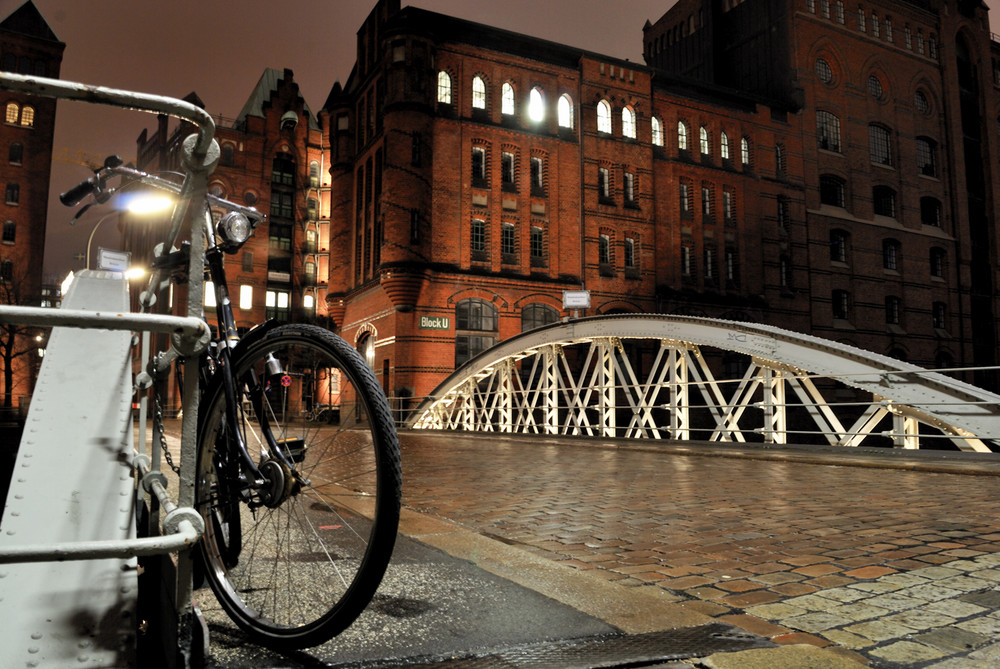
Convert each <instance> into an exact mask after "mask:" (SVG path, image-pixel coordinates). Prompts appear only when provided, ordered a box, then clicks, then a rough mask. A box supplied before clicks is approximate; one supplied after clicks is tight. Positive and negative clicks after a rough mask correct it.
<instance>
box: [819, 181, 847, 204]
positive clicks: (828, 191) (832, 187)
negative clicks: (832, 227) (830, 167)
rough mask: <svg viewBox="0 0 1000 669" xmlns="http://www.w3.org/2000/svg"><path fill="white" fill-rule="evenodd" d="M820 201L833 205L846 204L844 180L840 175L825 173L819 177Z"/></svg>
mask: <svg viewBox="0 0 1000 669" xmlns="http://www.w3.org/2000/svg"><path fill="white" fill-rule="evenodd" d="M819 201H820V202H821V203H822V204H828V205H831V206H833V207H843V206H844V182H843V180H841V179H840V178H838V177H835V176H831V175H829V174H824V175H822V176H820V178H819Z"/></svg>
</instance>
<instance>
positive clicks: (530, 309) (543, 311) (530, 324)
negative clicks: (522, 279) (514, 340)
mask: <svg viewBox="0 0 1000 669" xmlns="http://www.w3.org/2000/svg"><path fill="white" fill-rule="evenodd" d="M558 320H559V312H558V311H556V310H555V309H553V308H552V307H550V306H549V305H547V304H542V303H540V302H535V303H533V304H527V305H525V306H524V307H523V308H522V309H521V332H527V331H528V330H532V329H534V328H539V327H541V326H543V325H548V324H549V323H555V322H556V321H558Z"/></svg>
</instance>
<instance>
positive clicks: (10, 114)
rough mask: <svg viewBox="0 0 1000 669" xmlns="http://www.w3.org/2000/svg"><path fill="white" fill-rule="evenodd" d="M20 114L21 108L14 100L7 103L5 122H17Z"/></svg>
mask: <svg viewBox="0 0 1000 669" xmlns="http://www.w3.org/2000/svg"><path fill="white" fill-rule="evenodd" d="M20 115H21V108H20V107H18V106H17V103H16V102H8V103H7V112H6V119H5V120H6V121H7V123H15V124H16V123H17V119H18V117H19V116H20Z"/></svg>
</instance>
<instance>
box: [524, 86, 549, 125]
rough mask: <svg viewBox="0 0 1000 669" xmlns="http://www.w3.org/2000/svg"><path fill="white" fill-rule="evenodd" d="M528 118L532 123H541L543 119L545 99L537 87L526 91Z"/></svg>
mask: <svg viewBox="0 0 1000 669" xmlns="http://www.w3.org/2000/svg"><path fill="white" fill-rule="evenodd" d="M528 118H529V119H531V121H532V122H533V123H541V122H542V121H544V120H545V100H544V99H543V98H542V92H541V90H539V89H538V88H537V87H536V88H532V89H531V92H530V93H528Z"/></svg>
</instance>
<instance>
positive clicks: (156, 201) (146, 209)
mask: <svg viewBox="0 0 1000 669" xmlns="http://www.w3.org/2000/svg"><path fill="white" fill-rule="evenodd" d="M118 200H119V206H118V207H116V208H115V209H113V210H112V211H109V212H108V213H106V214H104V216H101V217H100V218H99V219H97V223H95V224H94V227H93V228H92V229H91V231H90V236H89V237H87V255H86V260H85V261H84V262H85V265H84V267H86V269H90V247H91V245H92V244H93V242H94V235H95V234H96V233H97V229H98V228H99V227H101V223H103V222H104V221H106V220H108V219H109V218H111V217H112V216H114V215H115V214H118V215H121V213H122V211H129V212H131V213H133V214H153V213H157V212H161V211H165V210H166V209H168V208H170V207H172V206H173V204H174V201H173V200H172V199H171V198H169V197H167V196H166V195H160V194H150V193H129V194H128V195H126V194H124V193H123V194H120V195H119V196H118ZM123 202H124V206H121V204H122V203H123ZM78 218H79V215H77V216H76V217H74V218H73V220H71V221H70V225H76V221H77V219H78Z"/></svg>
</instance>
